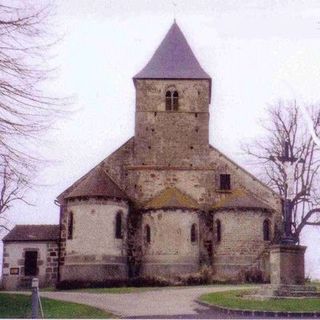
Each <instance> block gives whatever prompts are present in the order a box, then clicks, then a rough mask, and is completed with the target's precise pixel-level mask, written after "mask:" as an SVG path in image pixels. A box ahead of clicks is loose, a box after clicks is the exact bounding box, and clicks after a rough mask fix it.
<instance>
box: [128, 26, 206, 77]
mask: <svg viewBox="0 0 320 320" xmlns="http://www.w3.org/2000/svg"><path fill="white" fill-rule="evenodd" d="M134 79H208V80H211V77H210V76H209V75H208V74H207V73H206V72H205V71H204V70H203V69H202V67H201V66H200V63H199V62H198V60H197V58H196V57H195V55H194V54H193V52H192V50H191V48H190V46H189V44H188V42H187V40H186V38H185V36H184V35H183V33H182V32H181V30H180V28H179V26H178V25H177V23H176V22H174V23H173V25H172V26H171V28H170V30H169V31H168V33H167V35H166V36H165V38H164V39H163V41H162V42H161V44H160V46H159V47H158V49H157V50H156V51H155V53H154V54H153V56H152V58H151V59H150V61H149V62H148V63H147V65H146V66H145V67H144V68H143V69H142V70H141V71H140V72H139V73H138V74H136V75H135V76H134Z"/></svg>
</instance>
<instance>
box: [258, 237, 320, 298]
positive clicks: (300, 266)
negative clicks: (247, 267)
mask: <svg viewBox="0 0 320 320" xmlns="http://www.w3.org/2000/svg"><path fill="white" fill-rule="evenodd" d="M305 251H306V247H304V246H299V245H295V244H287V243H283V244H277V245H273V246H272V247H271V248H270V271H271V274H270V280H271V284H270V285H265V286H263V287H261V289H259V290H257V292H255V293H254V296H253V297H255V298H260V299H268V298H294V297H297V298H299V297H301V298H302V297H305V298H307V297H308V298H311V297H315V298H319V297H320V292H317V288H316V287H313V286H306V285H305V284H304V282H305V280H304V253H305Z"/></svg>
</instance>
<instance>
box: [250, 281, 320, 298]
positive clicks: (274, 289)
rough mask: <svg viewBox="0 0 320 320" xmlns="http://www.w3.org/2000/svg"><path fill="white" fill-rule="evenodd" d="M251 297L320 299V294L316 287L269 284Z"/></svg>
mask: <svg viewBox="0 0 320 320" xmlns="http://www.w3.org/2000/svg"><path fill="white" fill-rule="evenodd" d="M251 297H253V298H257V299H270V298H279V299H281V298H320V292H318V291H317V288H316V287H315V286H306V285H271V284H270V285H269V284H267V285H264V286H262V287H261V288H260V289H258V290H257V291H256V292H255V293H254V294H253V295H251Z"/></svg>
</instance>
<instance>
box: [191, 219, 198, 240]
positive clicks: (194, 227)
mask: <svg viewBox="0 0 320 320" xmlns="http://www.w3.org/2000/svg"><path fill="white" fill-rule="evenodd" d="M190 238H191V242H196V241H197V225H196V224H195V223H194V224H193V225H192V226H191V234H190Z"/></svg>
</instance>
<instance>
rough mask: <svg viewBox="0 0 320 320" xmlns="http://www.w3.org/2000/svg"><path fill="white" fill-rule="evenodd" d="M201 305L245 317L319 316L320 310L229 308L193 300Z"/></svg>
mask: <svg viewBox="0 0 320 320" xmlns="http://www.w3.org/2000/svg"><path fill="white" fill-rule="evenodd" d="M195 301H196V302H197V303H199V304H201V305H202V306H205V307H209V308H211V309H213V310H216V311H219V312H222V313H225V314H228V315H234V316H245V317H266V318H320V311H312V312H291V311H288V312H287V311H261V310H243V309H229V308H225V307H220V306H217V305H214V304H210V303H207V302H203V301H200V300H199V299H197V300H195Z"/></svg>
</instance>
